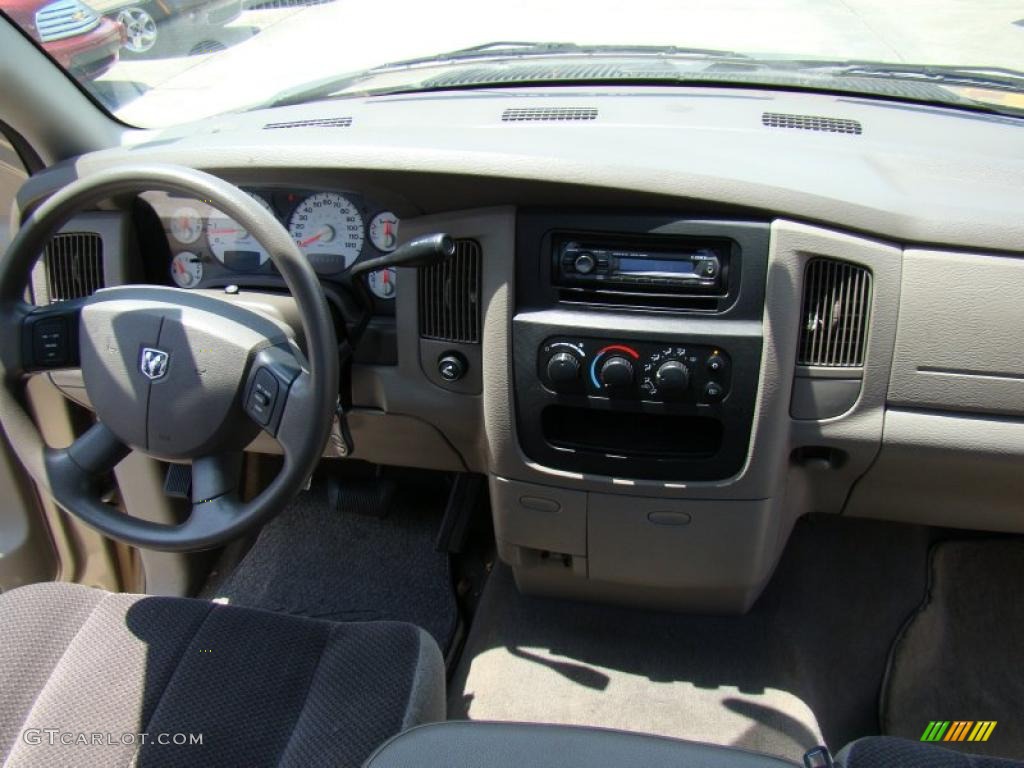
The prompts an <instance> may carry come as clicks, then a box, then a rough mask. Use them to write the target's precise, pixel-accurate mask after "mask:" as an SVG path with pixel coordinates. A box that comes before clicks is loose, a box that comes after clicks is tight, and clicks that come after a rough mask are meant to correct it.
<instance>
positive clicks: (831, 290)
mask: <svg viewBox="0 0 1024 768" xmlns="http://www.w3.org/2000/svg"><path fill="white" fill-rule="evenodd" d="M870 309H871V273H870V272H869V271H868V270H867V269H865V268H864V267H858V266H855V265H853V264H849V263H847V262H845V261H837V260H835V259H812V260H811V261H810V262H809V263H808V265H807V272H806V273H805V275H804V304H803V311H802V313H801V320H802V328H801V332H800V350H799V354H798V356H797V364H798V365H817V366H825V367H829V368H854V367H858V366H861V365H864V347H865V345H866V343H867V329H868V314H869V313H870Z"/></svg>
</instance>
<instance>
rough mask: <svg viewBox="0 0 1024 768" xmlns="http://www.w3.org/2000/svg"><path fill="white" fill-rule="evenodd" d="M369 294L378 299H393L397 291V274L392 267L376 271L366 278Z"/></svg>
mask: <svg viewBox="0 0 1024 768" xmlns="http://www.w3.org/2000/svg"><path fill="white" fill-rule="evenodd" d="M366 281H367V283H369V285H370V292H371V293H372V294H373V295H374V296H376V297H377V298H378V299H393V298H395V291H397V290H398V273H397V272H396V271H395V268H394V267H388V268H387V269H378V270H377V271H376V272H371V273H370V274H369V276H368V277H367V278H366Z"/></svg>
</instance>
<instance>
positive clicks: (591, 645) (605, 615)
mask: <svg viewBox="0 0 1024 768" xmlns="http://www.w3.org/2000/svg"><path fill="white" fill-rule="evenodd" d="M928 543H929V537H928V532H927V529H924V528H920V527H914V526H903V525H893V524H883V523H878V522H875V521H868V520H845V519H835V518H829V517H817V516H816V517H813V518H805V519H804V520H802V521H801V522H800V523H799V524H798V525H797V527H796V529H795V530H794V532H793V536H792V538H791V540H790V543H789V545H788V547H787V549H786V552H785V554H784V556H783V559H782V561H781V562H780V564H779V567H778V569H777V572H776V574H775V576H774V577H773V580H772V583H771V584H770V585H769V587H768V589H767V590H766V591H765V594H764V595H763V596H762V598H761V599H760V600H759V601H758V602H757V604H756V605H755V606H754V608H753V609H752V610H751V611H750V613H749V614H747V615H746V616H724V617H723V616H719V617H715V616H686V615H675V614H659V613H653V612H648V611H639V610H632V609H628V608H616V607H610V606H598V605H587V604H582V603H574V602H568V601H559V600H547V599H539V598H528V597H523V596H521V595H520V594H519V593H518V592H517V591H516V588H515V584H514V582H513V579H512V576H511V572H510V571H509V569H507V568H506V567H504V566H498V567H497V568H496V569H495V572H494V573H493V574H492V576H491V579H490V580H489V582H488V584H487V587H486V590H485V593H484V596H483V599H482V601H481V603H480V606H479V608H478V611H477V614H476V616H475V617H474V621H473V625H472V628H471V630H470V634H469V638H468V640H467V644H466V649H465V651H464V653H463V656H462V659H461V660H460V664H459V668H458V669H457V670H456V673H455V676H454V678H453V680H452V682H451V683H450V685H449V716H450V717H452V718H471V719H495V720H522V721H528V722H529V721H532V722H556V723H570V724H580V725H594V726H604V727H610V728H622V729H626V730H634V731H641V732H645V733H656V734H660V735H665V736H675V737H678V738H686V739H694V740H700V741H706V742H710V743H718V744H727V745H734V746H738V747H743V748H746V749H751V750H755V751H760V752H767V753H770V754H774V755H778V756H781V757H784V758H787V759H790V760H795V761H797V762H800V759H801V757H802V755H803V753H804V751H805V750H806V749H808V748H809V747H812V746H814V745H816V744H820V743H822V739H823V737H824V740H825V742H826V743H828V745H829V746H830V747H832V748H833V749H836V750H838V749H839V748H840V747H842V746H843V745H844V744H845V743H846V742H848V741H851V740H852V739H854V738H856V737H859V736H863V735H868V734H872V733H878V731H879V727H878V695H879V689H880V686H881V682H882V675H883V672H884V669H885V664H886V659H887V657H888V652H889V647H890V645H891V643H892V639H893V638H894V637H895V635H896V633H897V632H898V631H899V629H900V627H901V626H902V625H903V623H904V622H905V621H906V618H907V616H909V615H910V614H911V613H912V612H913V610H914V608H915V607H916V606H917V605H918V604H919V603H920V601H921V599H922V596H923V595H924V591H925V581H926V573H927V567H926V563H927V552H928Z"/></svg>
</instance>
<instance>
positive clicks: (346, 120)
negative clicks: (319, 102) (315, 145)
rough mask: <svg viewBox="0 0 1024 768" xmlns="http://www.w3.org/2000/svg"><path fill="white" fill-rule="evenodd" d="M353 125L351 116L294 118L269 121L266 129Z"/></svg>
mask: <svg viewBox="0 0 1024 768" xmlns="http://www.w3.org/2000/svg"><path fill="white" fill-rule="evenodd" d="M350 125H352V118H351V117H327V118H323V119H321V120H294V121H292V122H289V123H267V124H266V125H264V126H263V130H264V131H271V130H276V129H280V128H348V127H349V126H350Z"/></svg>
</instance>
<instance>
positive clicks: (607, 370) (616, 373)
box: [598, 355, 633, 389]
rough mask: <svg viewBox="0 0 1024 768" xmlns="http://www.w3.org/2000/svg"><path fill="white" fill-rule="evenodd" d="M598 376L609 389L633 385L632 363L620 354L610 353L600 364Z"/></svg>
mask: <svg viewBox="0 0 1024 768" xmlns="http://www.w3.org/2000/svg"><path fill="white" fill-rule="evenodd" d="M598 378H600V379H601V383H602V384H604V385H605V386H606V387H608V388H609V389H623V388H625V387H631V386H632V385H633V364H632V363H631V362H629V360H627V359H626V358H624V357H622V356H620V355H612V356H611V357H609V358H608V359H607V360H605V361H604V362H603V363H602V364H601V371H600V373H599V374H598Z"/></svg>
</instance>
